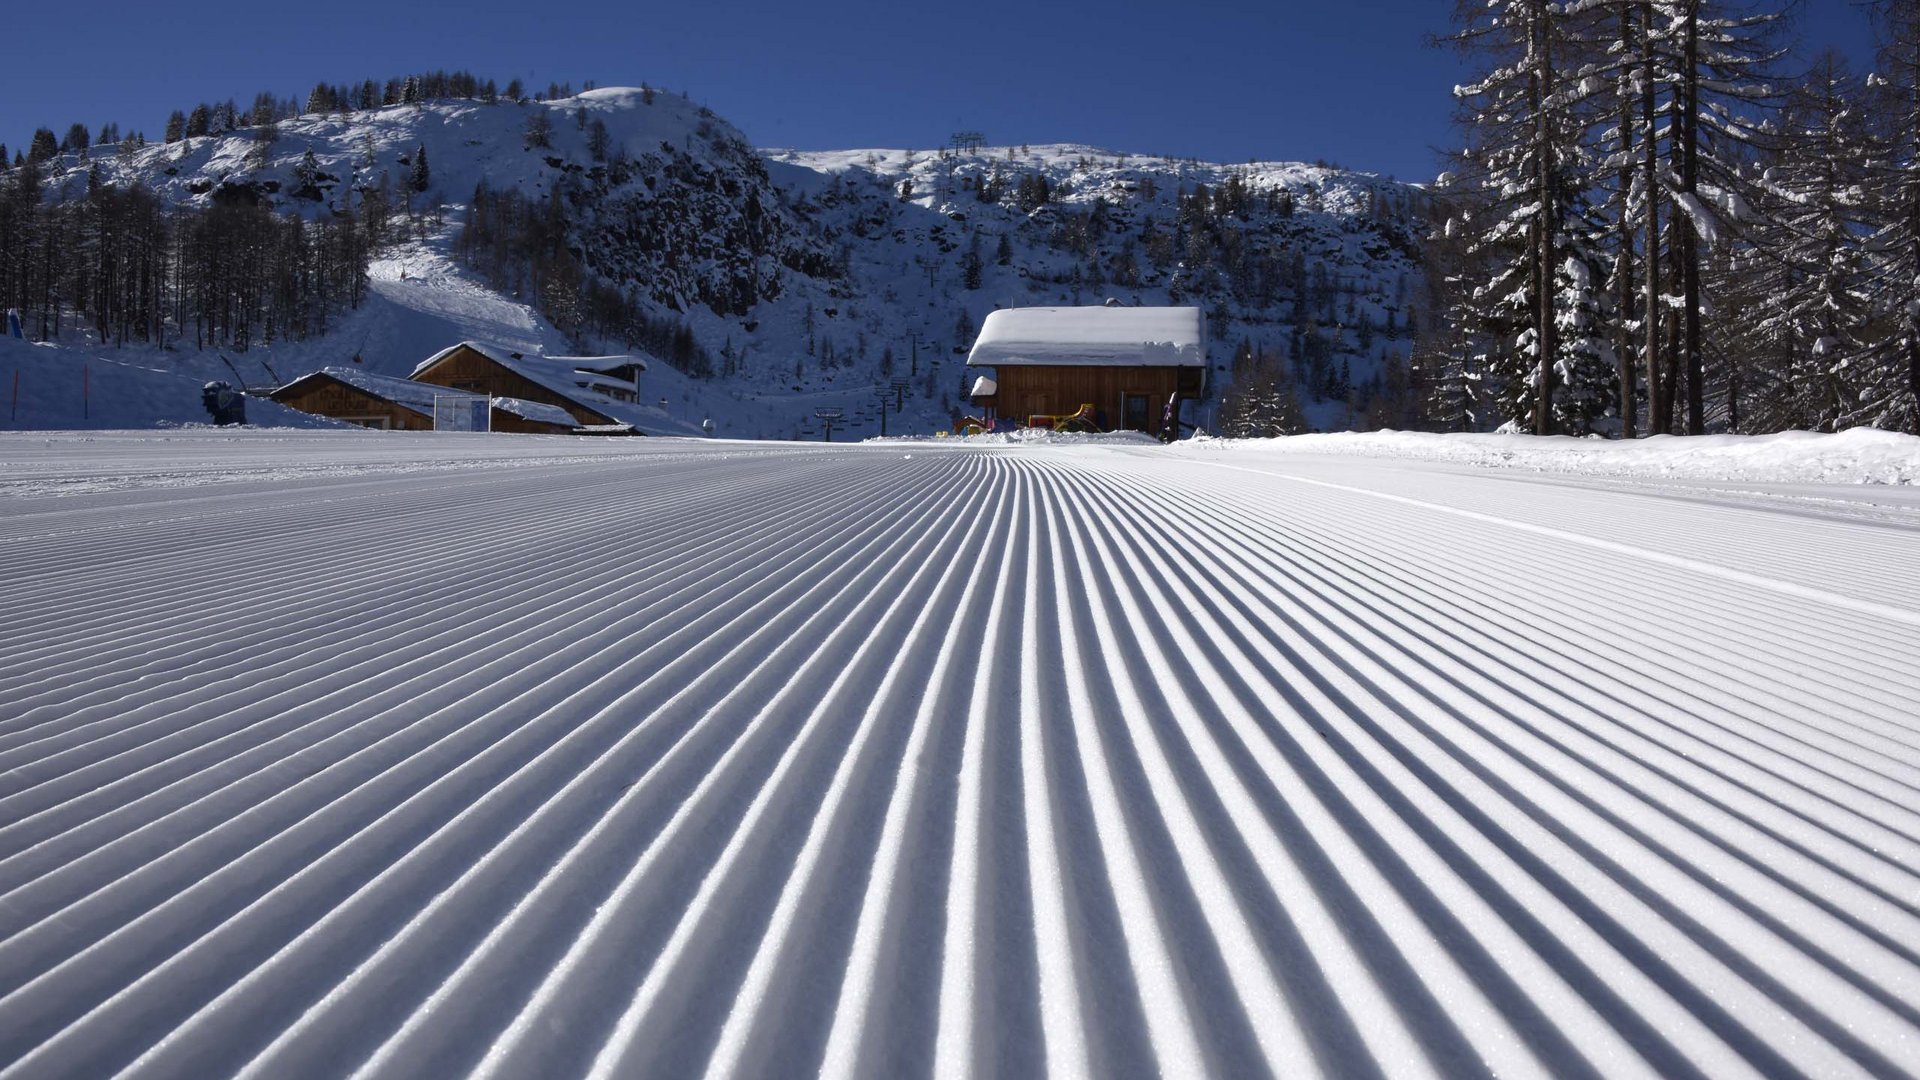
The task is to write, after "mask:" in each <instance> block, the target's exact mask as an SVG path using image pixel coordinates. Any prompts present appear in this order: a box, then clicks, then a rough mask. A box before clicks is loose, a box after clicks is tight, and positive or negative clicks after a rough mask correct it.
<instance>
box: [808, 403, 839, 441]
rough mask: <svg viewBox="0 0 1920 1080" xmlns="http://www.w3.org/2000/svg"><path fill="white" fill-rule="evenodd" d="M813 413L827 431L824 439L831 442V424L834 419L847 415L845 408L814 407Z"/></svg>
mask: <svg viewBox="0 0 1920 1080" xmlns="http://www.w3.org/2000/svg"><path fill="white" fill-rule="evenodd" d="M813 415H814V417H815V418H816V419H818V420H819V421H820V422H821V423H822V424H823V425H825V427H826V432H827V438H826V441H827V442H832V441H833V425H834V423H835V422H836V421H838V420H841V419H843V418H845V417H846V415H847V412H846V410H845V409H815V410H813Z"/></svg>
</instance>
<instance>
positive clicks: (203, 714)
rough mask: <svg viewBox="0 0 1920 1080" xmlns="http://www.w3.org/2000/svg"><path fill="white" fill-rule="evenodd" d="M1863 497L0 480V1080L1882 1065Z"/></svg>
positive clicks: (1904, 881)
mask: <svg viewBox="0 0 1920 1080" xmlns="http://www.w3.org/2000/svg"><path fill="white" fill-rule="evenodd" d="M1688 446H1693V447H1694V449H1692V450H1688V449H1687V448H1688ZM1916 446H1920V440H1910V439H1907V440H1903V439H1902V438H1901V437H1895V436H1880V435H1877V434H1874V433H1865V432H1862V433H1854V434H1852V435H1850V436H1847V437H1839V438H1832V437H1830V438H1828V439H1827V440H1826V441H1822V440H1821V439H1819V438H1814V437H1798V438H1785V439H1775V440H1753V441H1747V442H1740V441H1735V442H1732V443H1724V444H1723V443H1710V444H1687V443H1684V442H1682V441H1679V440H1653V441H1651V443H1649V444H1647V445H1645V446H1644V447H1641V448H1631V449H1614V448H1610V447H1605V446H1601V445H1597V444H1591V443H1577V442H1574V441H1572V440H1558V441H1554V442H1551V443H1546V444H1540V443H1535V442H1530V441H1528V440H1514V439H1508V440H1500V439H1498V438H1496V437H1480V438H1470V439H1454V440H1440V441H1438V442H1428V441H1427V440H1425V439H1423V438H1422V437H1417V436H1374V437H1339V436H1330V437H1326V438H1325V439H1324V440H1320V441H1315V440H1311V439H1310V440H1287V441H1282V442H1279V443H1272V444H1239V443H1224V442H1209V441H1199V442H1193V443H1187V444H1182V445H1180V446H1178V447H1173V448H1167V447H1161V446H1157V445H1153V444H1148V443H1143V442H1138V441H1131V440H1125V439H1120V440H1100V439H1049V440H1038V441H1032V442H1022V441H1013V440H1006V439H991V438H990V439H983V440H969V441H967V442H965V443H962V442H960V441H957V440H919V441H901V442H891V443H888V442H878V443H867V444H861V445H855V446H824V445H820V444H811V445H800V444H774V443H728V442H706V443H703V442H697V441H682V440H667V439H633V440H606V441H596V440H585V439H571V438H545V439H543V438H534V437H514V436H460V435H432V434H424V435H406V434H398V433H396V434H378V433H360V432H334V431H317V432H296V431H259V430H248V431H236V432H228V431H214V430H198V431H195V430H181V431H170V432H154V431H146V432H97V433H80V434H73V433H11V434H0V578H3V580H0V595H3V596H4V600H0V603H4V610H5V612H6V615H7V617H6V618H5V619H4V620H3V621H0V1076H7V1077H12V1076H21V1077H26V1076H35V1077H39V1076H106V1075H113V1074H115V1073H116V1072H118V1071H120V1070H131V1071H132V1072H133V1073H135V1074H137V1075H143V1076H179V1077H206V1076H213V1075H225V1074H228V1073H234V1072H240V1073H245V1074H247V1075H252V1076H262V1077H296V1076H332V1075H341V1074H349V1073H361V1074H366V1075H382V1076H448V1075H457V1074H464V1073H469V1072H478V1073H484V1074H487V1075H494V1076H503V1077H519V1076H567V1075H578V1074H583V1073H589V1072H598V1073H601V1074H605V1075H622V1076H682V1075H698V1074H702V1073H712V1074H716V1075H754V1076H762V1075H781V1076H788V1075H811V1074H815V1073H820V1072H824V1073H827V1074H829V1075H836V1076H838V1075H868V1076H886V1077H892V1076H910V1075H929V1074H937V1075H943V1076H990V1075H998V1076H1012V1077H1022V1076H1032V1075H1038V1074H1042V1073H1045V1074H1051V1075H1056V1076H1099V1077H1114V1076H1152V1075H1165V1076H1182V1077H1184V1076H1197V1075H1220V1076H1252V1075H1265V1074H1273V1075H1286V1076H1297V1075H1309V1074H1313V1073H1316V1072H1319V1073H1326V1074H1333V1075H1341V1076H1372V1075H1395V1076H1401V1075H1412V1076H1422V1075H1424V1076H1449V1077H1451V1076H1467V1075H1485V1074H1495V1073H1498V1074H1501V1075H1506V1076H1591V1077H1601V1076H1604V1077H1616V1076H1631V1075H1653V1074H1658V1075H1665V1076H1712V1077H1728V1076H1742V1075H1768V1076H1782V1075H1801V1074H1804V1075H1819V1076H1849V1075H1882V1076H1887V1075H1901V1074H1911V1073H1915V1072H1920V1004H1916V1003H1920V798H1916V796H1920V500H1916V499H1915V498H1914V495H1913V493H1914V487H1913V486H1912V485H1913V482H1914V480H1915V478H1916V476H1917V475H1920V450H1916V449H1915V447H1916ZM1715 455H1718V457H1717V458H1716V456H1715Z"/></svg>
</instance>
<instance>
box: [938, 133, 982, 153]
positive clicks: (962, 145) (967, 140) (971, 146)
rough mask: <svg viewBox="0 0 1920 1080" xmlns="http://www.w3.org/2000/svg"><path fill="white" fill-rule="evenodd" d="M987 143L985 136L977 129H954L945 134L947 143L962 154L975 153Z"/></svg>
mask: <svg viewBox="0 0 1920 1080" xmlns="http://www.w3.org/2000/svg"><path fill="white" fill-rule="evenodd" d="M986 144H987V137H986V136H985V135H983V134H981V133H980V132H978V131H956V132H954V133H953V134H951V135H949V136H947V145H949V146H951V147H953V148H954V149H955V150H956V151H958V152H960V153H963V154H977V153H979V152H980V148H981V147H982V146H985V145H986Z"/></svg>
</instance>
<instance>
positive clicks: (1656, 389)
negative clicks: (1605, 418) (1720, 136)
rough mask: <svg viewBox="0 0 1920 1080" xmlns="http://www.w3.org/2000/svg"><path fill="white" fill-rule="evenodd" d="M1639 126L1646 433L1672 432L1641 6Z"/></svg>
mask: <svg viewBox="0 0 1920 1080" xmlns="http://www.w3.org/2000/svg"><path fill="white" fill-rule="evenodd" d="M1640 18H1641V36H1640V56H1641V67H1640V124H1641V129H1642V130H1643V131H1644V133H1645V134H1644V136H1643V138H1644V139H1645V140H1646V144H1647V155H1646V181H1645V183H1646V188H1647V191H1646V199H1647V209H1646V218H1647V222H1646V224H1647V240H1646V255H1645V258H1646V264H1647V298H1646V315H1645V317H1644V321H1645V323H1646V327H1645V329H1646V332H1647V347H1646V352H1647V356H1646V364H1647V434H1649V435H1665V434H1666V433H1667V432H1668V431H1670V430H1672V428H1671V422H1670V420H1669V419H1668V415H1669V414H1668V412H1667V407H1666V402H1665V401H1664V400H1663V396H1662V389H1661V385H1660V139H1659V127H1658V116H1659V91H1658V89H1657V88H1656V87H1655V86H1654V83H1653V47H1654V46H1653V4H1652V2H1651V0H1649V2H1647V3H1643V4H1641V5H1640Z"/></svg>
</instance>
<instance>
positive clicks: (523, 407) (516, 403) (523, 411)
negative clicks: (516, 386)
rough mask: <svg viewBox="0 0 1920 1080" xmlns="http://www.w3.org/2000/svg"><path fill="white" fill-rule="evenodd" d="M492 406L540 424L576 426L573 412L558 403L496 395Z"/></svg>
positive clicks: (576, 422)
mask: <svg viewBox="0 0 1920 1080" xmlns="http://www.w3.org/2000/svg"><path fill="white" fill-rule="evenodd" d="M493 407H494V408H496V409H499V410H500V411H502V412H509V413H512V414H513V415H515V416H518V417H520V418H521V419H522V420H532V421H534V422H535V423H540V424H563V425H565V426H567V427H576V426H578V421H576V420H574V418H573V414H572V413H570V412H568V411H567V410H565V409H563V408H561V407H560V406H558V405H548V404H546V403H545V402H541V401H528V400H527V399H526V398H517V397H497V398H494V399H493Z"/></svg>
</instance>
